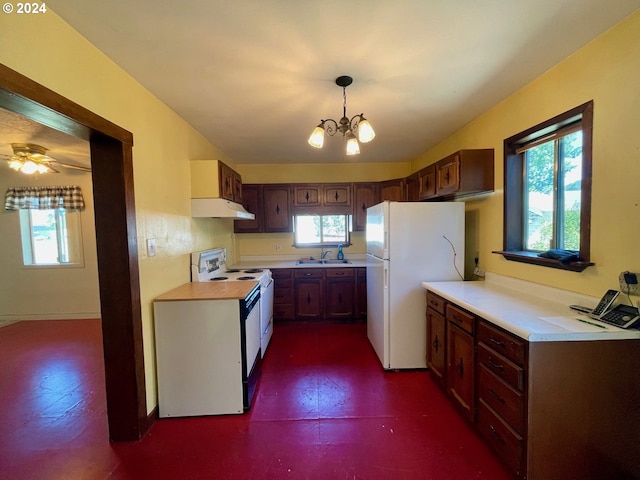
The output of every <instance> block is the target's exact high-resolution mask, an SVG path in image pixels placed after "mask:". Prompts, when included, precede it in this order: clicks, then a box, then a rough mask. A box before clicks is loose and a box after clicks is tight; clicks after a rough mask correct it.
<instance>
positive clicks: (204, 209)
mask: <svg viewBox="0 0 640 480" xmlns="http://www.w3.org/2000/svg"><path fill="white" fill-rule="evenodd" d="M191 216H192V217H194V218H203V217H207V218H235V219H236V220H255V218H256V216H255V215H254V214H253V213H249V212H247V211H246V210H245V209H244V207H243V206H242V205H240V204H239V203H235V202H230V201H229V200H225V199H224V198H192V199H191Z"/></svg>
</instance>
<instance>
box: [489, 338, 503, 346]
mask: <svg viewBox="0 0 640 480" xmlns="http://www.w3.org/2000/svg"><path fill="white" fill-rule="evenodd" d="M489 341H490V342H491V343H493V344H494V345H498V346H499V347H504V342H501V341H500V340H496V339H495V338H493V337H491V338H489Z"/></svg>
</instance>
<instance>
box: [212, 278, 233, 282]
mask: <svg viewBox="0 0 640 480" xmlns="http://www.w3.org/2000/svg"><path fill="white" fill-rule="evenodd" d="M220 280H229V277H213V278H212V279H211V281H212V282H215V281H220Z"/></svg>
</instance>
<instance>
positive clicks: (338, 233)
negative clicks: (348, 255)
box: [293, 214, 351, 248]
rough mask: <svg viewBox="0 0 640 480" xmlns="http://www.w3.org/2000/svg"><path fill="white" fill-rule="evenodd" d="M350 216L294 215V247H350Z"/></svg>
mask: <svg viewBox="0 0 640 480" xmlns="http://www.w3.org/2000/svg"><path fill="white" fill-rule="evenodd" d="M350 230H351V215H317V214H306V215H294V217H293V232H294V233H293V246H294V247H302V248H307V247H337V246H338V245H340V244H342V245H345V246H346V245H350V244H351V242H350Z"/></svg>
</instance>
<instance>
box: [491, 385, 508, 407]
mask: <svg viewBox="0 0 640 480" xmlns="http://www.w3.org/2000/svg"><path fill="white" fill-rule="evenodd" d="M489 395H491V396H492V397H493V398H495V399H496V400H497V401H499V402H500V403H505V400H504V398H502V397H501V396H500V395H498V394H497V393H496V392H495V391H494V390H493V388H490V389H489Z"/></svg>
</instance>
